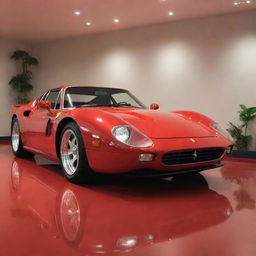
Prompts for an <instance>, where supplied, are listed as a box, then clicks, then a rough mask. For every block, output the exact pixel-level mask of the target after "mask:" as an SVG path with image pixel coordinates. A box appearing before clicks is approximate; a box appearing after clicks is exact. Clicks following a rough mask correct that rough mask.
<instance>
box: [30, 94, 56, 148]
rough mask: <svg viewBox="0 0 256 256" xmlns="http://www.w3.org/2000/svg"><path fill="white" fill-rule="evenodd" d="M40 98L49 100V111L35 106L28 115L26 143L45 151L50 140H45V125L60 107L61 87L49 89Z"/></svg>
mask: <svg viewBox="0 0 256 256" xmlns="http://www.w3.org/2000/svg"><path fill="white" fill-rule="evenodd" d="M41 100H47V101H50V102H51V108H50V110H51V113H50V112H49V111H48V110H47V109H43V108H40V107H38V104H37V105H36V106H35V108H34V111H32V112H31V114H30V117H29V127H28V132H27V142H28V143H27V145H28V146H29V147H32V148H34V149H37V150H39V151H42V152H47V151H48V148H49V147H50V145H49V143H50V141H49V140H47V126H48V125H49V122H51V120H52V118H53V117H54V116H55V114H56V112H58V111H59V109H60V101H61V89H53V90H51V91H49V92H48V93H47V95H46V97H44V98H42V99H41Z"/></svg>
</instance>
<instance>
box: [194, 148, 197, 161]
mask: <svg viewBox="0 0 256 256" xmlns="http://www.w3.org/2000/svg"><path fill="white" fill-rule="evenodd" d="M193 158H194V161H195V160H196V159H197V152H196V150H195V152H194V153H193Z"/></svg>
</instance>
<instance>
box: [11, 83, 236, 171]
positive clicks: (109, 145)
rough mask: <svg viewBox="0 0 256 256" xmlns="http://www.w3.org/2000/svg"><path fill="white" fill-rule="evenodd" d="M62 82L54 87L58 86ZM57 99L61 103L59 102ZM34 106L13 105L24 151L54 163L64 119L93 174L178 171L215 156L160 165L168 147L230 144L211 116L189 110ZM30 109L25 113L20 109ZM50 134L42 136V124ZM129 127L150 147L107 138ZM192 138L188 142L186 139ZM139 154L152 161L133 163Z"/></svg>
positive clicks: (206, 163) (63, 87) (62, 87)
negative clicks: (72, 124)
mask: <svg viewBox="0 0 256 256" xmlns="http://www.w3.org/2000/svg"><path fill="white" fill-rule="evenodd" d="M66 87H68V86H60V88H61V89H62V101H63V90H64V89H65V88H66ZM62 101H61V102H62ZM62 107H63V106H62V104H61V109H60V110H52V111H51V113H49V111H48V110H46V109H41V108H40V109H38V107H37V100H34V101H32V102H30V103H28V104H27V105H23V106H20V105H18V106H17V105H16V106H15V105H14V106H13V110H14V111H13V112H14V113H13V114H14V115H16V116H17V118H18V121H19V125H20V131H21V139H22V141H23V144H24V146H25V149H27V150H29V151H31V152H34V153H37V154H41V155H42V156H44V157H47V158H50V159H53V160H55V161H59V159H58V156H57V150H56V141H57V138H58V137H60V134H61V133H58V127H61V124H62V122H65V120H66V119H67V118H69V119H71V120H73V121H74V122H76V124H77V125H78V127H79V128H80V132H81V134H82V137H83V139H84V144H85V148H86V154H87V158H88V162H89V164H90V167H91V168H92V169H93V170H94V171H96V172H106V173H120V172H129V171H133V170H135V169H142V168H151V169H155V170H179V169H190V168H196V167H202V166H209V165H212V164H214V163H217V162H218V161H219V160H221V159H218V160H215V161H212V162H205V163H203V164H202V163H200V164H190V165H185V166H179V167H178V168H177V167H170V166H166V165H164V164H163V163H162V161H161V159H162V157H163V155H164V154H165V153H167V152H169V151H176V150H182V149H184V150H188V149H198V148H214V147H222V148H227V147H228V146H230V145H231V142H230V141H229V140H227V139H226V138H225V137H223V136H222V135H221V134H219V133H217V132H216V131H215V130H214V129H213V128H211V127H210V125H211V124H212V123H214V121H213V120H211V119H209V118H208V117H205V116H203V115H201V114H199V113H195V112H190V111H180V112H178V111H176V112H173V113H171V112H169V113H168V112H166V113H165V112H161V111H155V110H149V109H138V108H134V107H119V108H109V107H93V108H92V107H83V108H75V109H63V108H62ZM27 111H30V115H29V116H26V115H24V113H26V112H27ZM49 122H50V123H51V127H52V129H51V132H50V134H47V133H46V131H47V125H48V124H49ZM120 125H129V126H130V127H133V128H134V129H138V130H139V131H141V132H142V133H144V134H145V135H146V136H147V137H149V138H150V139H151V140H152V142H153V146H151V147H148V148H137V147H130V146H128V145H125V144H123V143H121V142H119V141H118V140H116V138H114V137H113V135H112V133H111V131H112V129H113V127H115V126H120ZM95 135H97V136H98V137H99V139H98V140H99V145H100V146H99V147H95V146H93V140H94V137H93V136H95ZM191 138H193V140H191ZM141 153H153V154H154V155H155V156H156V157H155V160H154V161H153V162H150V163H142V162H139V160H138V159H139V155H140V154H141Z"/></svg>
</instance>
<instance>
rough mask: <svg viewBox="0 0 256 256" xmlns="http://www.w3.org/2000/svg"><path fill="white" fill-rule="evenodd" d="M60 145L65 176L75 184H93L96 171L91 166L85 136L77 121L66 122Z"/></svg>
mask: <svg viewBox="0 0 256 256" xmlns="http://www.w3.org/2000/svg"><path fill="white" fill-rule="evenodd" d="M59 147H60V148H59V152H60V160H61V166H62V170H63V173H64V175H65V177H66V178H67V179H68V180H69V181H70V182H72V183H75V184H91V183H92V182H93V180H94V173H93V171H92V170H91V168H90V166H89V163H88V160H87V157H86V152H85V146H84V142H83V138H82V135H81V133H80V130H79V128H78V126H77V125H76V123H75V122H70V123H68V124H66V126H65V127H64V129H63V130H62V133H61V137H60V145H59Z"/></svg>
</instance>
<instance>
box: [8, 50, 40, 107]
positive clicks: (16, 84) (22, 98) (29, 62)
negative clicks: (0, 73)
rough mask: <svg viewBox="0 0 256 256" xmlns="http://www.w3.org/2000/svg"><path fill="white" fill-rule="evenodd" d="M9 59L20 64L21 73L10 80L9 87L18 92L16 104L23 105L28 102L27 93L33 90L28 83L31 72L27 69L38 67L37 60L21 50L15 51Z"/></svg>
mask: <svg viewBox="0 0 256 256" xmlns="http://www.w3.org/2000/svg"><path fill="white" fill-rule="evenodd" d="M11 59H13V60H15V61H20V62H21V72H20V73H19V74H17V75H15V76H14V77H12V78H11V80H10V81H9V85H10V86H11V87H12V88H13V89H14V90H15V91H17V92H18V97H17V102H18V103H19V104H25V103H27V102H28V101H29V100H28V98H27V97H28V93H29V92H30V91H31V90H33V85H32V84H31V83H30V80H31V78H32V72H31V71H30V70H29V69H28V67H29V66H33V65H38V60H37V59H36V58H34V57H32V56H30V55H29V54H28V53H27V52H26V51H21V50H18V51H15V52H14V53H13V54H12V56H11Z"/></svg>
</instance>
